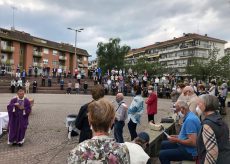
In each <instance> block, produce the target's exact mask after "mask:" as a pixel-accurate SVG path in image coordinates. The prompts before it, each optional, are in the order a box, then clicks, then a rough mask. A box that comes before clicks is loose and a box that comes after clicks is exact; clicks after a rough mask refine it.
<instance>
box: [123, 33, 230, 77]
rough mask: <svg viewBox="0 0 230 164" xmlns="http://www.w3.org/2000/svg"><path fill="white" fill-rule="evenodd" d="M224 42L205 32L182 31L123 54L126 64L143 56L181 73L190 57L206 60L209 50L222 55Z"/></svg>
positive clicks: (149, 60)
mask: <svg viewBox="0 0 230 164" xmlns="http://www.w3.org/2000/svg"><path fill="white" fill-rule="evenodd" d="M226 43H227V42H226V41H224V40H221V39H217V38H213V37H209V36H208V35H207V34H205V35H199V34H194V33H188V34H185V33H184V34H183V36H181V37H178V38H173V39H172V40H167V41H163V42H156V43H155V44H152V45H148V46H146V47H141V48H137V49H132V50H131V51H130V52H129V53H128V54H127V55H126V56H125V60H126V63H128V64H134V63H135V62H136V61H137V59H138V58H143V57H145V58H146V61H147V62H156V61H158V62H160V63H161V65H163V66H164V67H166V68H169V69H170V70H172V71H174V72H175V73H177V74H179V75H182V74H183V73H184V72H185V69H186V66H187V65H188V64H190V63H189V62H190V60H189V59H191V58H197V59H200V60H207V59H208V57H209V54H210V52H214V53H215V54H216V55H217V57H218V58H220V57H222V56H224V54H225V53H224V45H225V44H226Z"/></svg>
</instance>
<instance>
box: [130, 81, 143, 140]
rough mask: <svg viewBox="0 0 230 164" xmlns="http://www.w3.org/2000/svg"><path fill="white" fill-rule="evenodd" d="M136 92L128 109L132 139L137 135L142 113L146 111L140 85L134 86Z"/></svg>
mask: <svg viewBox="0 0 230 164" xmlns="http://www.w3.org/2000/svg"><path fill="white" fill-rule="evenodd" d="M134 94H135V97H134V98H133V100H132V102H131V105H130V107H129V109H128V120H129V123H128V128H129V132H130V135H131V141H133V140H134V139H135V138H136V137H137V132H136V128H137V124H140V121H141V115H142V113H143V112H144V100H143V98H142V97H141V87H140V86H139V85H135V86H134Z"/></svg>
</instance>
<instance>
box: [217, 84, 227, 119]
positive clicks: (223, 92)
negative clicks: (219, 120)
mask: <svg viewBox="0 0 230 164" xmlns="http://www.w3.org/2000/svg"><path fill="white" fill-rule="evenodd" d="M227 97H228V85H227V83H226V82H225V80H223V84H222V85H221V93H220V98H219V99H220V105H221V107H222V110H221V111H220V113H221V114H222V115H226V114H227V113H226V108H225V101H226V98H227Z"/></svg>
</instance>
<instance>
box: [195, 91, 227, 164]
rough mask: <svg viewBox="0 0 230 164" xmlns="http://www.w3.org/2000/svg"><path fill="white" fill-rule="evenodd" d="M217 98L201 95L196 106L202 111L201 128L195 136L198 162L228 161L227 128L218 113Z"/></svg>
mask: <svg viewBox="0 0 230 164" xmlns="http://www.w3.org/2000/svg"><path fill="white" fill-rule="evenodd" d="M218 107H219V101H218V98H217V97H215V96H213V95H208V94H206V95H201V96H200V99H199V103H198V107H197V111H199V112H198V113H203V114H204V116H205V118H204V120H203V121H202V128H201V131H200V133H199V135H198V138H197V146H198V155H199V158H198V159H199V163H217V164H229V163H230V143H229V128H228V125H227V124H226V123H225V122H224V121H223V119H222V118H221V116H220V114H219V113H217V112H216V110H218Z"/></svg>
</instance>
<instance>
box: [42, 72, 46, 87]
mask: <svg viewBox="0 0 230 164" xmlns="http://www.w3.org/2000/svg"><path fill="white" fill-rule="evenodd" d="M42 86H43V87H45V86H46V77H45V75H42Z"/></svg>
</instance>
